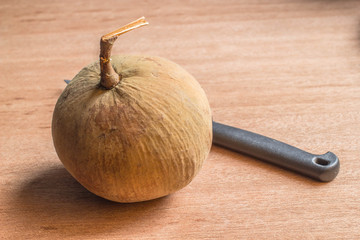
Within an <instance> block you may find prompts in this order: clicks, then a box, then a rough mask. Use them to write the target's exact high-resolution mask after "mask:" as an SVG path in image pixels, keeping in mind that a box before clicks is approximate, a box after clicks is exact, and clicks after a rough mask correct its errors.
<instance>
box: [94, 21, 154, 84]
mask: <svg viewBox="0 0 360 240" xmlns="http://www.w3.org/2000/svg"><path fill="white" fill-rule="evenodd" d="M147 24H149V23H148V22H147V21H146V20H145V18H144V17H141V18H139V19H137V20H135V21H134V22H131V23H128V24H126V25H125V26H123V27H121V28H119V29H117V30H115V31H113V32H111V33H108V34H106V35H104V36H102V37H101V40H100V70H101V73H100V76H101V80H100V84H101V85H102V86H103V87H104V88H106V89H112V88H113V87H114V86H116V85H117V84H118V83H119V82H120V80H121V75H119V74H117V73H116V72H115V70H114V68H113V67H112V65H111V58H110V57H111V49H112V46H113V44H114V42H115V41H116V39H117V38H118V36H120V35H121V34H124V33H127V32H129V31H131V30H134V29H136V28H139V27H141V26H145V25H147Z"/></svg>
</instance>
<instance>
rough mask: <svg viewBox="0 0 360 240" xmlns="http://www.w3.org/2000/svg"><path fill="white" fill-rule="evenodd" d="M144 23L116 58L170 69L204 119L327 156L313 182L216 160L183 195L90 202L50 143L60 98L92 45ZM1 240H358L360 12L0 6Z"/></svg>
mask: <svg viewBox="0 0 360 240" xmlns="http://www.w3.org/2000/svg"><path fill="white" fill-rule="evenodd" d="M143 15H144V16H146V18H147V20H148V21H149V22H150V25H149V26H148V27H146V28H142V29H141V30H136V31H134V32H131V33H128V34H126V35H124V36H123V37H122V38H121V40H118V42H117V43H116V46H115V47H114V54H122V53H126V54H137V53H139V54H147V55H158V56H162V57H166V58H169V59H171V60H173V61H175V62H177V63H179V64H180V65H182V66H183V67H184V68H186V69H187V70H188V71H189V72H191V73H192V74H193V75H194V76H195V77H196V79H197V80H198V81H199V82H200V83H201V85H202V87H203V88H204V90H205V91H206V93H207V96H208V99H209V102H210V104H211V107H212V111H213V116H214V120H216V121H219V122H222V123H226V124H229V125H232V126H236V127H240V128H243V129H247V130H250V131H254V132H257V133H260V134H263V135H266V136H270V137H272V138H275V139H278V140H281V141H284V142H287V143H289V144H292V145H295V146H297V147H299V148H301V149H304V150H306V151H310V152H313V153H318V154H322V153H325V152H326V151H333V152H334V153H336V154H337V155H338V156H339V158H340V162H341V170H340V174H339V175H338V177H337V178H336V179H335V180H334V181H332V182H330V183H319V182H316V181H314V180H311V179H309V178H306V177H303V176H301V175H298V174H295V173H293V172H289V171H286V170H284V169H281V168H278V167H275V166H273V165H270V164H268V163H264V162H262V161H259V160H256V159H254V158H251V157H249V156H245V155H242V154H239V153H234V152H231V151H228V150H225V149H222V148H219V147H215V146H214V147H213V148H212V150H211V152H210V155H209V157H208V159H207V161H206V163H205V164H204V166H203V168H202V170H201V171H200V173H199V174H198V176H197V177H196V178H195V179H194V180H193V182H192V183H191V184H190V185H188V186H187V187H186V188H184V189H182V190H180V191H178V192H176V193H174V194H172V195H170V196H168V197H165V198H161V199H158V200H154V201H149V202H143V203H135V204H118V203H113V202H109V201H106V200H103V199H101V198H99V197H96V196H95V195H93V194H91V193H89V192H88V191H87V190H86V189H84V188H83V187H82V186H81V185H80V184H78V183H77V182H76V181H75V180H74V179H73V178H72V177H71V176H70V175H69V173H67V171H66V170H65V169H64V167H63V166H62V164H61V162H60V161H59V159H58V157H57V155H56V153H55V150H54V147H53V143H52V137H51V118H52V112H53V109H54V105H55V103H56V100H57V98H58V97H59V95H60V94H61V92H62V90H63V89H64V87H65V83H64V82H63V79H71V78H72V77H73V76H74V75H75V74H77V72H78V71H79V70H80V69H81V68H82V67H84V66H85V65H87V64H89V63H91V62H93V61H95V60H97V58H98V54H99V53H98V51H99V38H100V36H101V35H103V34H105V33H107V32H110V31H112V30H114V29H116V28H117V27H119V26H121V25H123V24H126V23H128V22H129V21H132V20H135V19H136V18H138V17H140V16H143ZM0 63H1V64H0V92H1V94H0V133H1V135H0V238H1V239H360V199H359V197H360V161H359V157H360V155H359V139H360V2H359V1H358V0H353V1H350V0H349V1H347V0H342V1H341V0H313V1H311V0H292V1H291V0H273V1H265V0H264V1H261V0H259V1H245V0H232V1H231V0H226V1H220V0H219V1H216V0H214V1H190V0H186V1H182V0H178V1H168V2H165V1H152V2H150V1H143V2H139V3H137V2H136V1H130V0H124V1H115V0H111V1H82V0H80V1H70V0H66V1H64V0H62V1H37V0H36V1H26V0H20V1H10V0H3V1H1V2H0Z"/></svg>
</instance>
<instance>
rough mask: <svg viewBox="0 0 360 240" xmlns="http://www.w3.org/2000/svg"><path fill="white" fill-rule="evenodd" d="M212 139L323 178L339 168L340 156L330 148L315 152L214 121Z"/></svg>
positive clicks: (327, 178)
mask: <svg viewBox="0 0 360 240" xmlns="http://www.w3.org/2000/svg"><path fill="white" fill-rule="evenodd" d="M213 143H214V144H216V145H219V146H222V147H226V148H229V149H231V150H235V151H238V152H242V153H245V154H248V155H250V156H254V157H256V158H259V159H263V160H266V161H268V162H271V163H273V164H276V165H279V166H281V167H284V168H287V169H290V170H293V171H296V172H298V173H301V174H303V175H306V176H309V177H311V178H314V179H316V180H319V181H322V182H329V181H331V180H333V179H334V178H335V177H336V176H337V174H338V172H339V169H340V162H339V159H338V157H337V156H336V155H335V154H334V153H332V152H327V153H325V154H323V155H314V154H311V153H308V152H305V151H303V150H300V149H298V148H296V147H293V146H290V145H288V144H286V143H283V142H280V141H277V140H274V139H271V138H268V137H265V136H262V135H259V134H256V133H252V132H249V131H245V130H242V129H239V128H235V127H231V126H227V125H224V124H221V123H217V122H214V121H213Z"/></svg>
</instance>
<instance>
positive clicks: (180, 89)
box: [52, 20, 212, 202]
mask: <svg viewBox="0 0 360 240" xmlns="http://www.w3.org/2000/svg"><path fill="white" fill-rule="evenodd" d="M138 21H139V20H138ZM132 24H133V23H132ZM119 35H120V34H119ZM103 38H104V37H103ZM103 40H104V39H102V41H103ZM102 47H103V46H102ZM110 49H111V48H110ZM100 59H101V60H100V62H99V61H98V62H95V63H93V64H90V65H89V66H87V67H85V68H83V69H82V70H81V71H80V72H79V74H77V75H76V76H75V77H74V79H73V80H72V81H71V82H70V83H69V85H68V86H67V87H66V88H65V90H64V91H63V93H62V94H61V96H60V97H59V99H58V102H57V104H56V106H55V110H54V115H53V121H52V135H53V140H54V145H55V148H56V152H57V154H58V156H59V158H60V160H61V161H62V163H63V164H64V166H65V168H66V169H67V170H68V171H69V172H70V173H71V174H72V176H73V177H74V178H75V179H77V180H78V181H79V182H80V183H81V184H82V185H83V186H84V187H85V188H87V189H88V190H89V191H91V192H93V193H94V194H96V195H99V196H101V197H104V198H106V199H109V200H113V201H117V202H138V201H145V200H150V199H154V198H158V197H162V196H165V195H167V194H170V193H172V192H175V191H177V190H179V189H181V188H183V187H185V186H186V185H187V184H189V183H190V182H191V180H192V179H193V178H194V177H195V175H196V174H197V173H198V171H199V170H200V168H201V166H202V164H203V162H204V160H205V159H206V157H207V155H208V153H209V151H210V147H211V143H212V120H211V112H210V107H209V103H208V100H207V98H206V95H205V93H204V91H203V89H202V88H201V87H200V85H199V83H198V82H197V81H196V80H195V79H194V78H193V77H192V76H191V75H190V74H189V73H188V72H186V71H185V70H184V69H183V68H181V67H180V66H179V65H177V64H175V63H173V62H171V61H169V60H166V59H163V58H159V57H147V56H112V59H111V61H110V59H106V58H104V57H103V56H102V55H101V58H100ZM107 60H108V62H107ZM101 61H103V62H102V63H101ZM107 63H110V64H109V65H110V68H111V69H113V70H114V72H115V73H116V75H113V77H114V76H115V77H116V76H117V77H118V79H119V81H118V83H116V82H115V83H111V84H108V85H107V86H106V83H104V84H103V81H104V82H107V83H109V81H108V80H107V79H106V78H108V77H109V75H111V73H110V74H109V73H108V72H107V69H109V68H107V67H106V66H104V64H107ZM108 67H109V66H108ZM106 74H107V76H105V77H104V75H106ZM114 79H115V81H116V78H114Z"/></svg>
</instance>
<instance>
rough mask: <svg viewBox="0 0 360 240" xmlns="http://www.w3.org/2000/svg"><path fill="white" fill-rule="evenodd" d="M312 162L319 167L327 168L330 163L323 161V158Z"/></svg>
mask: <svg viewBox="0 0 360 240" xmlns="http://www.w3.org/2000/svg"><path fill="white" fill-rule="evenodd" d="M314 162H315V163H316V164H318V165H321V166H327V165H329V164H330V163H331V162H330V161H329V160H326V159H323V158H315V159H314Z"/></svg>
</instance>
